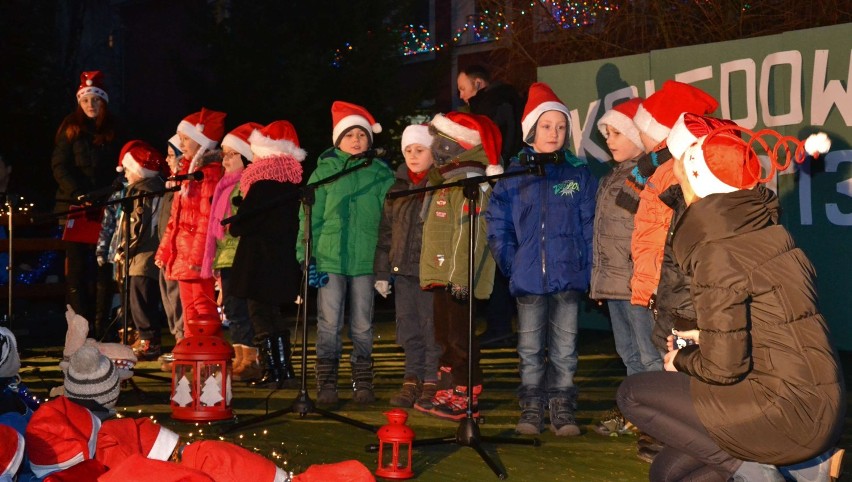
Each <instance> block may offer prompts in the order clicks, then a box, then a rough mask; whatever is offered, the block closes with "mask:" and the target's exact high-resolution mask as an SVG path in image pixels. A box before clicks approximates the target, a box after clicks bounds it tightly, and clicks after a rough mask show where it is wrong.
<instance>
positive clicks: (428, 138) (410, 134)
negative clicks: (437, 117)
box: [402, 124, 433, 151]
mask: <svg viewBox="0 0 852 482" xmlns="http://www.w3.org/2000/svg"><path fill="white" fill-rule="evenodd" d="M432 140H433V138H432V134H430V133H429V126H428V125H426V124H412V125H410V126H408V127H406V128H405V130H404V131H402V150H403V151H405V148H406V147H408V146H410V145H411V144H420V145H423V146H426V147H427V148H428V147H431V146H432Z"/></svg>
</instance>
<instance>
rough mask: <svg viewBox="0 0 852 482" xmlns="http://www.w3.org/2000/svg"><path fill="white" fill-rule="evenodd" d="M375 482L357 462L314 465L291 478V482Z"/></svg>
mask: <svg viewBox="0 0 852 482" xmlns="http://www.w3.org/2000/svg"><path fill="white" fill-rule="evenodd" d="M344 480H345V481H346V482H375V480H376V478H375V477H373V474H372V473H371V472H370V469H368V468H367V467H366V466H364V464H362V463H361V462H358V461H357V460H344V461H343V462H337V463H334V464H314V465H311V466H310V467H308V470H306V471H304V472H302V473H301V474H299V475H297V476H296V477H294V478H293V482H329V481H344Z"/></svg>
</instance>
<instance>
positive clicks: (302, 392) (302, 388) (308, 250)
mask: <svg viewBox="0 0 852 482" xmlns="http://www.w3.org/2000/svg"><path fill="white" fill-rule="evenodd" d="M372 162H373V161H372V159H367V160H365V161H364V162H362V163H360V164H356V165H354V166H352V167H350V168H347V169H344V170H342V171H340V172H338V173H336V174H332V175H331V176H328V177H326V178H323V179H320V180H318V181H314V182H312V183H310V184H308V185H306V186H304V187H303V188H301V189H300V191H299V193H300V196H301V200H302V210H303V212H304V213H305V218H304V220H303V226H304V227H303V232H304V237H303V243H304V244H305V266H306V267H307V264H308V263H309V262H310V259H311V255H312V233H311V226H312V212H311V208H312V207H313V204H314V201H315V192H316V190H317V188H318V187H320V186H323V185H325V184H329V183H332V182H334V181H336V180H338V179H340V178H341V177H344V176H347V175H349V174H351V173H353V172H355V171H358V170H360V169H363V168H365V167H367V166H369V165H370V164H372ZM289 199H292V196H286V197H284V198H277V199H272V200H270V201H269V202H268V203H264V204H263V206H261V207H260V208H258V209H256V210H253V211H251V212H249V213H246V215H248V216H251V215H255V214H258V213H259V212H262V211H264V210H266V209H269V208H272V207H275V206H277V205H278V204H280V203H281V202H284V201H286V200H289ZM242 214H243V213H237V214H236V216H231V217H230V218H227V219H223V220H222V224H227V223H226V221H227V222H231V221H232V220H233V218H235V217H237V216H241V215H242ZM305 273H306V274H305V275H303V276H302V286H301V293H300V296H301V298H302V300H301V305H302V309H301V311H300V313H299V315H300V317H301V322H302V358H301V361H302V369H301V375H300V385H299V394H298V395H297V396H296V398H295V399H294V400H293V403H292V404H291V405H290V406H289V407H287V408H283V409H281V410H276V411H273V412H269V413H267V414H264V415H260V416H257V417H254V418H250V419H248V420H244V421H242V422H239V423H236V424H234V425H232V426H230V427H228V428H226V429H224V430H222V432H221V433H222V434H223V435H224V434H227V433H230V432H234V431H236V430H239V429H241V428H245V427H248V426H251V425H255V424H257V423H260V422H265V421H267V420H271V419H273V418H277V417H279V416H281V415H286V414H288V413H297V414H299V417H300V418H304V417H305V415H308V414H309V413H317V414H319V415H322V416H323V417H326V418H330V419H332V420H336V421H338V422H342V423H346V424H349V425H352V426H353V427H357V428H360V429H363V430H367V431H370V432H373V433H376V432H378V430H379V428H378V427H376V426H373V425H370V424H367V423H364V422H361V421H359V420H355V419H352V418H349V417H344V416H343V415H338V414H336V413H334V412H331V411H329V410H325V409H322V408H318V407H317V406H316V404H315V403H314V401H313V400H311V397H310V395H308V387H307V385H308V372H307V367H308V276H307V269H306V270H305Z"/></svg>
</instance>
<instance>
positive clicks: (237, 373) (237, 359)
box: [231, 343, 245, 382]
mask: <svg viewBox="0 0 852 482" xmlns="http://www.w3.org/2000/svg"><path fill="white" fill-rule="evenodd" d="M231 347H232V348H233V349H234V358H232V359H231V380H234V381H238V382H241V381H243V378H242V375H243V348H244V347H245V345H240V344H238V343H234V344H233V345H231Z"/></svg>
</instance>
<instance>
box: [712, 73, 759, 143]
mask: <svg viewBox="0 0 852 482" xmlns="http://www.w3.org/2000/svg"><path fill="white" fill-rule="evenodd" d="M756 70H757V67H756V66H755V64H754V60H753V59H738V60H732V61H730V62H724V63H723V64H722V65H720V66H719V76H720V77H721V79H720V82H719V84H720V85H719V87H720V88H719V104H720V105H721V107H722V118H723V119H731V120H732V121H734V122H736V123H737V124H739V125H741V126H743V127H745V128H746V129H754V126H756V125H757V92H756V90H755V85H757V82H755V79H756V78H757V72H756ZM733 72H745V92H746V106H745V107H746V116H745V117H742V118H740V119H732V118H731V90H735V89H731V73H733Z"/></svg>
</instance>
